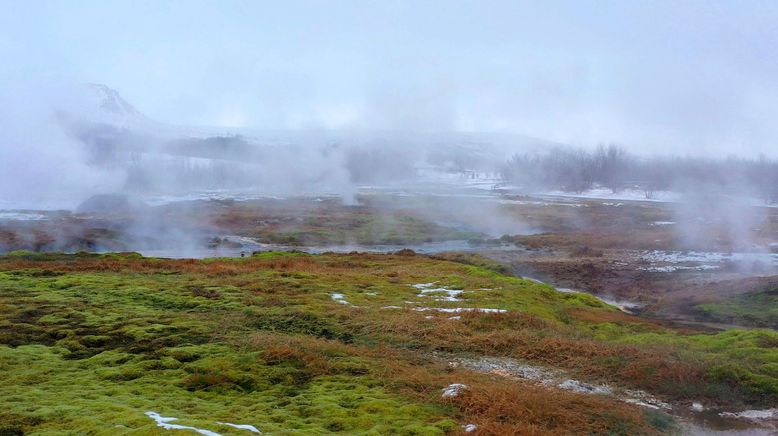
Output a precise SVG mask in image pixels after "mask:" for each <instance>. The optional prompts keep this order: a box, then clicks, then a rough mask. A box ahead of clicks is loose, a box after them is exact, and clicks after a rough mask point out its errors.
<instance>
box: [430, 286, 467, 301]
mask: <svg viewBox="0 0 778 436" xmlns="http://www.w3.org/2000/svg"><path fill="white" fill-rule="evenodd" d="M463 292H465V291H462V290H459V289H449V288H446V287H442V288H430V289H422V290H421V292H420V293H419V297H428V296H430V295H428V294H437V293H444V294H446V295H445V296H434V295H433V296H432V298H433V299H434V300H435V301H462V300H461V299H459V298H457V297H459V296H460V295H462V293H463Z"/></svg>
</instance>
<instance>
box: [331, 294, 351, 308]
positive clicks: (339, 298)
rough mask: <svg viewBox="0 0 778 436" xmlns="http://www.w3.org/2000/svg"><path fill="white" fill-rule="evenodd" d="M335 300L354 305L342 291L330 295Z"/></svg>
mask: <svg viewBox="0 0 778 436" xmlns="http://www.w3.org/2000/svg"><path fill="white" fill-rule="evenodd" d="M330 296H331V297H332V299H333V300H335V301H337V302H338V303H340V304H343V305H346V306H353V304H351V303H349V302H348V301H346V297H345V296H344V295H343V294H340V293H337V292H336V293H334V294H331V295H330Z"/></svg>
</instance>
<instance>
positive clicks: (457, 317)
mask: <svg viewBox="0 0 778 436" xmlns="http://www.w3.org/2000/svg"><path fill="white" fill-rule="evenodd" d="M448 319H452V320H454V321H459V320H460V319H462V317H461V316H459V315H457V316H449V317H448Z"/></svg>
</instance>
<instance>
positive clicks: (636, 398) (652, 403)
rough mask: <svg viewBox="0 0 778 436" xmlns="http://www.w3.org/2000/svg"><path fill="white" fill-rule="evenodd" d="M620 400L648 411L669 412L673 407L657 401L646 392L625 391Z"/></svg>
mask: <svg viewBox="0 0 778 436" xmlns="http://www.w3.org/2000/svg"><path fill="white" fill-rule="evenodd" d="M621 400H622V401H624V402H627V403H630V404H636V405H638V406H643V407H648V408H649V409H665V410H670V409H672V408H673V407H672V406H671V405H669V404H668V403H665V402H664V401H661V400H659V399H658V398H656V397H654V396H653V395H651V394H649V393H648V392H646V391H639V390H625V391H624V395H623V396H622V397H621Z"/></svg>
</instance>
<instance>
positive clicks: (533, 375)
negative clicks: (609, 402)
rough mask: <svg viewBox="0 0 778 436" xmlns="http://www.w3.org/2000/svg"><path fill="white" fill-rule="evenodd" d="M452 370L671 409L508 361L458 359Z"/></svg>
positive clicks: (644, 396) (647, 397)
mask: <svg viewBox="0 0 778 436" xmlns="http://www.w3.org/2000/svg"><path fill="white" fill-rule="evenodd" d="M449 365H450V366H452V367H459V366H461V367H464V368H467V369H470V370H472V371H476V372H484V373H491V374H497V375H500V376H503V377H508V378H515V379H522V380H529V381H533V382H535V383H538V384H541V385H544V386H553V387H557V388H559V389H564V390H567V391H571V392H576V393H580V394H587V395H610V396H615V397H616V398H618V399H619V400H621V401H624V402H627V403H631V404H636V405H639V406H643V407H648V408H651V409H666V410H670V409H672V406H670V405H669V404H667V403H665V402H663V401H661V400H659V399H657V398H655V397H654V396H652V395H651V394H649V393H648V392H645V391H640V390H624V391H619V390H617V389H615V388H613V387H611V386H608V385H606V384H592V383H586V382H582V381H580V380H574V379H571V378H567V377H565V374H564V372H563V371H560V370H552V369H548V368H543V367H540V366H534V365H527V364H524V363H519V362H518V361H516V360H514V359H510V358H507V357H482V358H477V359H466V358H457V359H453V360H452V361H450V362H449Z"/></svg>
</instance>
